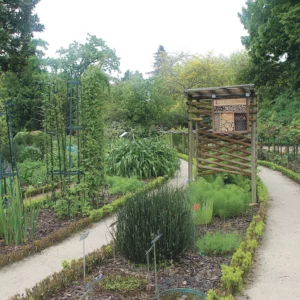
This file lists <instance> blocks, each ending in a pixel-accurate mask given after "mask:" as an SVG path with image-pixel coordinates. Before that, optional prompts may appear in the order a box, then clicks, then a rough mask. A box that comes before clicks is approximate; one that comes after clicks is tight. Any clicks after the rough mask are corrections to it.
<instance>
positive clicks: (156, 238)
mask: <svg viewBox="0 0 300 300" xmlns="http://www.w3.org/2000/svg"><path fill="white" fill-rule="evenodd" d="M161 236H162V233H160V234H158V235H157V236H156V237H155V238H154V240H153V241H152V242H151V244H152V246H151V247H150V249H149V250H148V251H146V255H147V264H148V272H149V253H150V251H151V250H152V249H153V255H154V278H155V295H157V293H158V287H157V270H156V248H155V243H156V242H157V241H158V240H159V239H160V238H161Z"/></svg>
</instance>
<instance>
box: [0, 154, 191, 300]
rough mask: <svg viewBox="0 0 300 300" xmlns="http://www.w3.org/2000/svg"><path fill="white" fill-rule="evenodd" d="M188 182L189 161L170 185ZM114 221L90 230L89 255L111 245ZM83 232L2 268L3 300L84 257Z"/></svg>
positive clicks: (88, 239)
mask: <svg viewBox="0 0 300 300" xmlns="http://www.w3.org/2000/svg"><path fill="white" fill-rule="evenodd" d="M187 178H188V164H187V162H186V161H184V160H181V168H180V171H178V173H177V174H176V176H175V177H174V178H173V179H172V180H170V181H169V182H168V183H167V184H169V185H173V186H177V185H184V184H186V183H187ZM113 221H114V217H113V216H112V217H109V218H106V219H104V220H102V221H100V222H98V223H95V224H93V225H92V227H91V228H89V229H88V231H89V236H88V238H87V239H86V243H85V244H86V253H89V252H92V251H94V250H96V249H98V248H100V247H101V246H103V245H106V244H107V243H108V241H109V240H110V236H109V234H108V230H107V226H109V225H110V224H111V223H112V222H113ZM84 231H85V230H84ZM84 231H82V232H84ZM82 232H79V233H76V234H75V235H73V236H72V237H70V238H68V239H67V240H65V241H63V242H62V243H60V244H57V245H54V246H52V247H49V248H47V249H45V250H43V251H42V252H41V253H39V254H35V255H33V256H30V257H27V258H25V259H23V260H22V261H20V262H16V263H14V264H12V265H9V266H7V267H4V268H2V269H1V270H0V283H1V285H0V299H1V300H5V299H8V298H9V297H11V296H13V295H15V294H18V293H20V294H21V293H24V292H25V289H26V288H32V287H33V286H34V285H35V284H36V283H38V282H40V281H41V280H43V279H44V278H46V277H47V276H49V275H51V274H53V273H54V272H58V271H60V270H61V269H62V266H61V263H62V261H63V260H64V259H66V260H68V261H70V260H71V259H73V258H80V257H82V255H83V249H82V242H80V241H79V237H80V235H81V233H82Z"/></svg>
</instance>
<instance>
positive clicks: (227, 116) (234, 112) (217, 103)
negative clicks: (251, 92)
mask: <svg viewBox="0 0 300 300" xmlns="http://www.w3.org/2000/svg"><path fill="white" fill-rule="evenodd" d="M248 115H249V113H248V99H246V98H239V99H214V100H212V120H213V131H214V132H215V133H230V132H240V133H242V132H248V131H249V118H248Z"/></svg>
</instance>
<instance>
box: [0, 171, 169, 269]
mask: <svg viewBox="0 0 300 300" xmlns="http://www.w3.org/2000/svg"><path fill="white" fill-rule="evenodd" d="M168 178H169V177H168V176H167V175H165V176H163V177H157V178H155V179H154V180H152V181H150V182H149V183H147V185H146V186H145V187H143V188H141V189H139V190H137V191H136V192H135V193H129V194H127V195H125V196H122V197H120V198H118V199H116V200H115V201H113V202H112V203H110V204H106V205H104V206H103V207H102V208H100V209H96V210H91V211H88V212H87V216H88V217H86V218H84V219H81V220H78V221H75V222H73V223H72V224H71V225H69V226H67V227H64V228H61V229H59V230H56V231H55V232H53V233H51V234H49V235H48V236H45V237H43V238H42V239H40V240H36V241H34V242H33V243H32V244H30V245H26V246H24V247H23V248H22V251H17V252H11V253H9V254H6V255H1V256H0V269H1V268H2V267H4V266H7V265H9V264H11V263H14V262H17V261H20V260H22V259H23V258H25V257H28V256H30V255H33V254H35V253H38V252H41V251H42V250H44V249H46V248H48V247H50V246H53V245H54V244H56V243H58V242H61V241H63V240H65V239H66V238H68V237H70V236H71V235H72V234H74V233H76V232H78V231H80V230H82V229H84V228H86V227H88V226H89V225H91V224H92V222H99V221H100V220H102V219H104V218H105V217H107V216H109V215H110V214H112V213H114V212H116V211H117V209H119V208H120V206H121V205H122V204H123V202H124V201H126V200H127V199H128V198H130V197H132V196H133V195H134V194H138V193H141V192H144V191H150V190H152V189H155V188H157V187H158V186H159V185H161V184H163V183H164V182H166V181H167V180H168ZM43 204H45V198H42V199H37V200H33V201H32V202H31V203H28V202H25V206H26V207H27V208H28V209H29V210H30V209H32V208H39V207H41V206H43Z"/></svg>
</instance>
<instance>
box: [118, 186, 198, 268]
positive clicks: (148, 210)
mask: <svg viewBox="0 0 300 300" xmlns="http://www.w3.org/2000/svg"><path fill="white" fill-rule="evenodd" d="M192 211H193V210H192V208H191V206H190V203H189V202H188V198H187V195H186V192H185V191H184V190H183V189H182V188H174V187H169V186H162V187H160V188H159V189H158V190H156V191H154V192H151V193H149V192H144V193H139V194H138V195H135V196H133V197H131V198H129V199H128V200H127V201H126V202H125V203H124V207H123V208H122V209H121V210H120V211H118V213H117V221H118V222H117V224H116V231H115V232H114V238H115V241H116V246H117V248H118V249H119V251H120V253H121V255H123V256H124V257H125V258H127V259H129V260H130V261H132V262H135V263H146V261H147V259H146V255H145V251H146V250H148V249H149V248H150V247H151V246H152V244H151V241H152V240H153V239H154V237H155V236H156V235H157V234H158V233H162V236H161V238H160V239H159V241H158V242H157V243H156V255H157V258H158V260H165V259H167V260H168V259H174V258H176V257H178V256H179V255H180V254H182V253H183V252H185V251H186V250H187V249H189V248H190V247H191V246H192V243H193V214H192ZM152 258H153V254H151V255H150V259H151V260H152Z"/></svg>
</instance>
